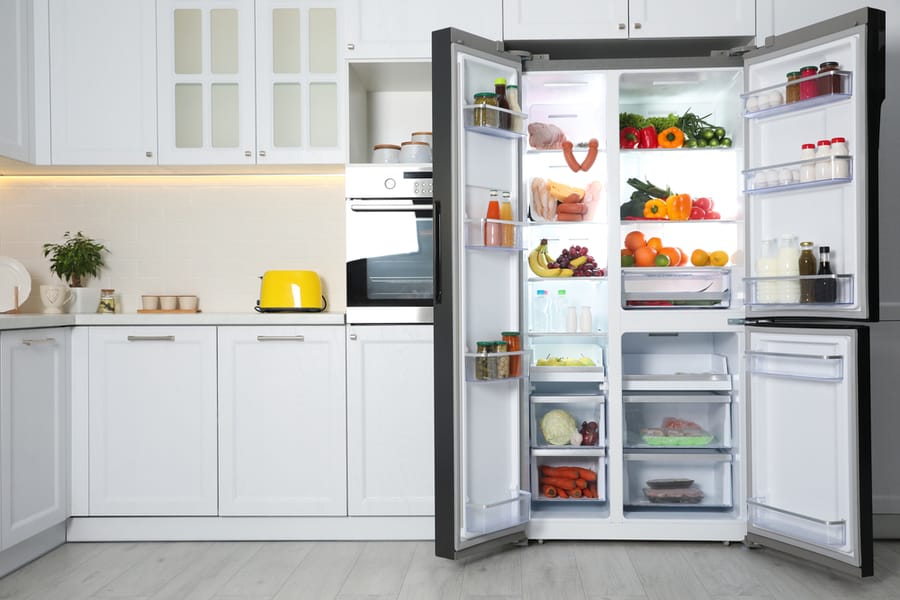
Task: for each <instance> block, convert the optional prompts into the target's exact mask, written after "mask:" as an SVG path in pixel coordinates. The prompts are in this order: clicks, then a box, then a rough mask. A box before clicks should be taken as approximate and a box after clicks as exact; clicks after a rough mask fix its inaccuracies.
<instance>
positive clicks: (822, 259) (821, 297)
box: [816, 246, 837, 302]
mask: <svg viewBox="0 0 900 600" xmlns="http://www.w3.org/2000/svg"><path fill="white" fill-rule="evenodd" d="M830 253H831V248H830V247H828V246H819V270H818V272H817V273H816V275H833V273H832V271H831V258H830ZM836 301H837V280H835V278H834V277H822V278H821V279H816V302H836Z"/></svg>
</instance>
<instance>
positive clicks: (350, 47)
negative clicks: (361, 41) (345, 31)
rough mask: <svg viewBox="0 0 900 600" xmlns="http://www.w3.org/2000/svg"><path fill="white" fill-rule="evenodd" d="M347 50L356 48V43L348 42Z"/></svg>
mask: <svg viewBox="0 0 900 600" xmlns="http://www.w3.org/2000/svg"><path fill="white" fill-rule="evenodd" d="M347 50H356V44H347Z"/></svg>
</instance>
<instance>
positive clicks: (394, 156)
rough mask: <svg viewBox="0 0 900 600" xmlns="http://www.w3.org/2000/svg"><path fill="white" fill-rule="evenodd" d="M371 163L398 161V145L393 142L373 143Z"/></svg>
mask: <svg viewBox="0 0 900 600" xmlns="http://www.w3.org/2000/svg"><path fill="white" fill-rule="evenodd" d="M372 162H373V163H379V164H382V163H395V162H400V146H397V145H395V144H375V145H374V146H372Z"/></svg>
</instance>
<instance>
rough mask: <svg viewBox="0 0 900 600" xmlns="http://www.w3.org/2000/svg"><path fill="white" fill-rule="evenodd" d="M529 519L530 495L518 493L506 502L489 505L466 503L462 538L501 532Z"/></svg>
mask: <svg viewBox="0 0 900 600" xmlns="http://www.w3.org/2000/svg"><path fill="white" fill-rule="evenodd" d="M529 519H531V494H529V493H528V492H525V491H521V490H520V491H518V492H517V494H516V495H515V496H514V497H512V498H509V499H508V500H501V501H499V502H492V503H490V504H474V503H466V527H465V532H463V535H462V537H463V538H470V537H475V536H479V535H484V534H486V533H491V532H494V531H502V530H503V529H507V528H509V527H516V526H517V525H521V524H523V523H527V522H528V520H529Z"/></svg>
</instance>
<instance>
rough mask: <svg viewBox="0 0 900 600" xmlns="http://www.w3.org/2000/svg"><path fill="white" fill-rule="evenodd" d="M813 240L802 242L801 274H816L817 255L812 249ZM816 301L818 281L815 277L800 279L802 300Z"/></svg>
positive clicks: (804, 301) (799, 262) (805, 301)
mask: <svg viewBox="0 0 900 600" xmlns="http://www.w3.org/2000/svg"><path fill="white" fill-rule="evenodd" d="M812 248H813V243H812V242H800V259H799V261H798V267H799V272H800V276H801V277H802V276H804V275H815V274H816V268H817V266H818V265H817V263H816V257H815V255H814V254H813V251H812ZM815 301H816V281H815V279H801V280H800V302H801V303H809V302H815Z"/></svg>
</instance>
